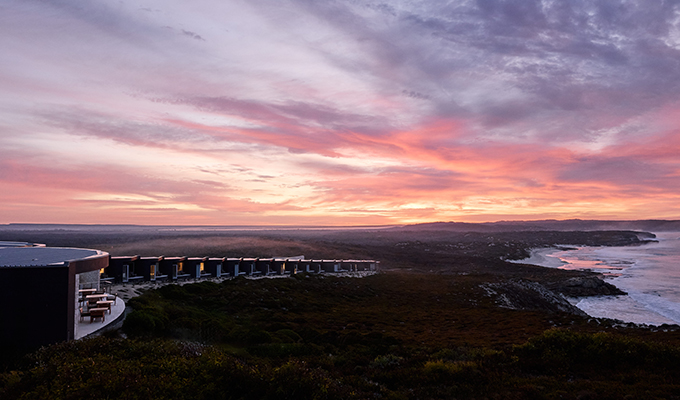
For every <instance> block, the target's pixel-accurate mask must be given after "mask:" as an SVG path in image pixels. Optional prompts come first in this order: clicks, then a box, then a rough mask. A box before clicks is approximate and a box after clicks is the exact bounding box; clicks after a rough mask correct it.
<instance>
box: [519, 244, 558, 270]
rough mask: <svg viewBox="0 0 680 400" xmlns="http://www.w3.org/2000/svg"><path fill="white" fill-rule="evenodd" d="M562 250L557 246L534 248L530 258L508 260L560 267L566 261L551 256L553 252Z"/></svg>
mask: <svg viewBox="0 0 680 400" xmlns="http://www.w3.org/2000/svg"><path fill="white" fill-rule="evenodd" d="M560 251H563V250H562V249H558V248H555V247H541V248H538V249H532V250H531V256H529V258H524V259H522V260H507V261H509V262H513V263H518V264H533V265H540V266H542V267H550V268H559V267H561V266H563V265H564V264H566V263H565V262H564V261H562V260H560V259H559V258H557V257H553V256H551V254H554V253H557V252H560Z"/></svg>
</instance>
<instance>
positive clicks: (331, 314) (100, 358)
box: [0, 231, 680, 399]
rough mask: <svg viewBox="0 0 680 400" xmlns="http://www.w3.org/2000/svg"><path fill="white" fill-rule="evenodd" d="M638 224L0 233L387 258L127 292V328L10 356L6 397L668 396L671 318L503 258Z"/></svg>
mask: <svg viewBox="0 0 680 400" xmlns="http://www.w3.org/2000/svg"><path fill="white" fill-rule="evenodd" d="M112 235H113V234H112ZM71 236H72V239H73V236H74V235H73V234H72V235H71ZM76 236H77V235H76ZM131 237H132V239H131ZM640 237H643V235H639V234H637V233H632V232H587V233H583V232H582V233H576V232H556V231H551V232H522V233H516V232H514V233H507V232H506V233H503V232H494V233H493V234H489V233H457V232H447V231H428V232H405V231H401V232H398V231H373V232H329V231H323V232H315V233H314V234H312V233H310V232H261V233H253V232H248V233H247V234H242V235H241V236H239V235H236V234H233V233H229V234H223V233H221V234H215V233H210V234H206V233H202V234H201V235H198V234H186V235H183V236H182V235H180V237H179V238H177V237H172V236H166V235H165V234H158V235H154V234H153V233H149V232H147V233H145V234H143V235H142V234H139V235H134V234H133V235H131V236H126V237H120V236H118V237H116V238H114V237H113V236H111V237H109V236H106V235H103V236H102V235H97V234H92V233H89V234H88V235H81V236H77V239H78V241H77V243H74V242H68V241H67V240H66V233H64V236H61V233H58V234H56V235H51V236H49V235H46V236H44V239H48V240H41V239H40V238H38V239H36V238H35V237H33V238H32V239H29V238H28V236H27V237H26V238H19V237H17V236H12V237H11V238H10V237H0V239H3V240H27V241H35V242H41V241H42V242H47V243H48V244H50V245H70V246H83V247H95V248H102V249H104V250H107V251H110V252H111V253H112V254H142V255H158V254H166V255H179V254H178V253H180V252H181V253H183V254H186V255H192V256H196V255H220V256H230V257H231V256H241V254H238V253H239V252H242V253H243V254H242V255H243V256H246V255H247V256H251V257H257V256H272V255H276V256H278V255H283V256H285V255H299V254H304V255H305V256H307V257H310V258H311V257H313V258H375V259H380V260H381V261H382V265H383V267H385V269H387V270H388V272H387V273H382V274H379V275H376V276H371V277H367V278H362V279H357V278H338V277H331V276H310V275H305V274H299V275H295V276H294V277H291V278H285V279H284V278H282V279H261V280H247V279H243V278H239V279H234V280H228V281H224V282H222V283H212V282H202V283H196V284H190V285H184V286H165V287H162V288H160V289H157V290H152V291H149V292H147V293H145V294H144V295H143V296H140V297H138V298H135V299H133V300H131V301H130V302H129V303H128V305H129V306H130V307H131V308H132V309H133V310H134V311H133V312H131V313H130V314H129V315H128V318H127V319H126V321H125V324H124V326H123V329H122V332H114V333H112V334H109V335H108V336H106V337H99V338H95V339H89V340H82V341H78V342H70V343H61V344H56V345H53V346H49V347H46V348H43V349H41V350H39V351H37V352H35V353H33V354H30V355H27V356H26V357H25V358H23V359H21V360H18V361H16V362H14V363H11V364H6V365H5V366H4V369H2V370H0V398H2V399H19V398H23V399H45V398H64V399H82V398H95V399H99V398H124V399H155V398H168V399H266V398H271V399H285V398H290V399H307V398H310V399H351V398H357V399H366V398H376V399H377V398H381V399H440V398H447V399H448V398H458V399H464V398H475V399H485V398H486V399H561V398H562V399H622V398H634V399H638V398H640V399H656V398H674V397H673V396H680V368H679V366H680V347H679V346H680V332H678V331H677V330H675V328H676V327H670V326H664V327H661V328H655V329H651V328H648V327H636V326H625V325H623V324H619V323H617V322H616V321H611V320H595V319H592V318H588V317H587V316H583V315H579V314H577V313H576V311H575V310H574V309H570V308H569V307H568V305H562V306H560V305H559V304H557V305H556V303H555V301H554V300H553V299H552V298H551V297H550V294H551V293H554V292H559V291H566V290H567V289H566V287H567V286H566V285H564V284H562V283H563V282H566V281H568V280H569V279H573V278H583V277H586V278H589V279H590V278H591V277H592V276H591V274H588V273H582V272H576V271H562V270H555V269H547V268H539V267H535V266H530V265H522V264H511V263H507V262H505V261H503V259H507V258H522V256H524V255H526V254H527V249H528V248H530V247H537V246H548V245H554V244H561V245H569V244H594V245H605V244H639V243H640V239H639V238H640ZM167 240H170V241H169V242H168V241H167ZM88 243H89V244H88ZM105 246H106V247H105ZM164 246H167V247H164ZM182 246H187V247H182ZM192 246H193V247H192ZM173 248H174V251H170V250H172V249H173ZM213 251H214V252H215V253H211V252H213ZM218 252H219V253H218ZM234 253H237V254H234ZM548 289H550V290H548ZM592 294H597V293H592ZM501 295H503V296H501ZM501 297H502V298H503V299H504V300H503V301H501ZM508 299H509V300H508ZM121 334H124V335H125V336H126V337H127V338H123V337H121ZM675 398H677V397H675Z"/></svg>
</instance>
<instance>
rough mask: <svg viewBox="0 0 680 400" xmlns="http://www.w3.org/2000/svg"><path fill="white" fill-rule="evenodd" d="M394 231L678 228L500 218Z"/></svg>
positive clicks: (677, 225) (673, 226) (651, 222)
mask: <svg viewBox="0 0 680 400" xmlns="http://www.w3.org/2000/svg"><path fill="white" fill-rule="evenodd" d="M393 230H403V231H449V232H521V231H603V230H616V231H620V230H635V231H646V232H665V231H680V221H678V220H656V219H648V220H636V221H601V220H582V219H568V220H554V219H547V220H541V221H499V222H484V223H467V222H432V223H425V224H414V225H406V226H403V227H399V228H393Z"/></svg>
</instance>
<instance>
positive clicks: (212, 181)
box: [0, 0, 680, 226]
mask: <svg viewBox="0 0 680 400" xmlns="http://www.w3.org/2000/svg"><path fill="white" fill-rule="evenodd" d="M0 10H2V12H0V32H1V33H2V35H0V50H2V54H3V59H2V60H0V82H1V83H2V88H3V90H2V91H0V188H1V189H2V190H1V191H0V223H3V224H4V223H13V222H14V223H73V224H139V225H326V226H329V225H343V226H353V225H395V224H397V225H398V224H407V223H419V222H433V221H458V222H494V221H499V220H508V221H512V220H540V219H572V218H580V219H607V220H634V219H680V119H679V118H678V115H679V112H680V96H679V95H678V93H680V91H678V90H677V89H678V88H676V86H678V85H680V83H679V82H680V5H669V4H649V3H645V2H642V1H637V2H636V1H633V2H626V3H625V4H624V3H622V4H620V5H619V6H617V7H612V6H611V5H610V3H609V2H605V1H596V2H592V1H576V2H570V3H569V5H563V6H561V5H559V4H558V3H552V2H547V1H539V0H537V1H533V0H531V1H530V0H527V1H522V2H516V1H509V0H507V1H502V0H489V1H459V2H453V3H448V4H446V5H438V4H430V3H428V2H418V1H400V2H397V3H394V4H393V5H387V4H377V3H372V2H369V1H366V2H363V1H359V2H347V3H345V2H340V1H321V2H309V1H306V0H283V1H280V2H275V3H272V2H267V1H261V0H252V1H228V2H221V1H211V0H200V1H195V2H191V4H188V3H185V2H180V1H160V0H142V1H135V2H131V1H116V2H114V1H97V2H91V1H76V0H57V1H53V2H49V3H45V2H33V1H19V0H9V1H8V2H6V4H4V5H3V6H1V7H0Z"/></svg>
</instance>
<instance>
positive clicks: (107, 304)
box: [97, 300, 113, 314]
mask: <svg viewBox="0 0 680 400" xmlns="http://www.w3.org/2000/svg"><path fill="white" fill-rule="evenodd" d="M111 304H113V301H111V300H101V301H98V302H97V307H101V308H106V309H107V310H109V314H111Z"/></svg>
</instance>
